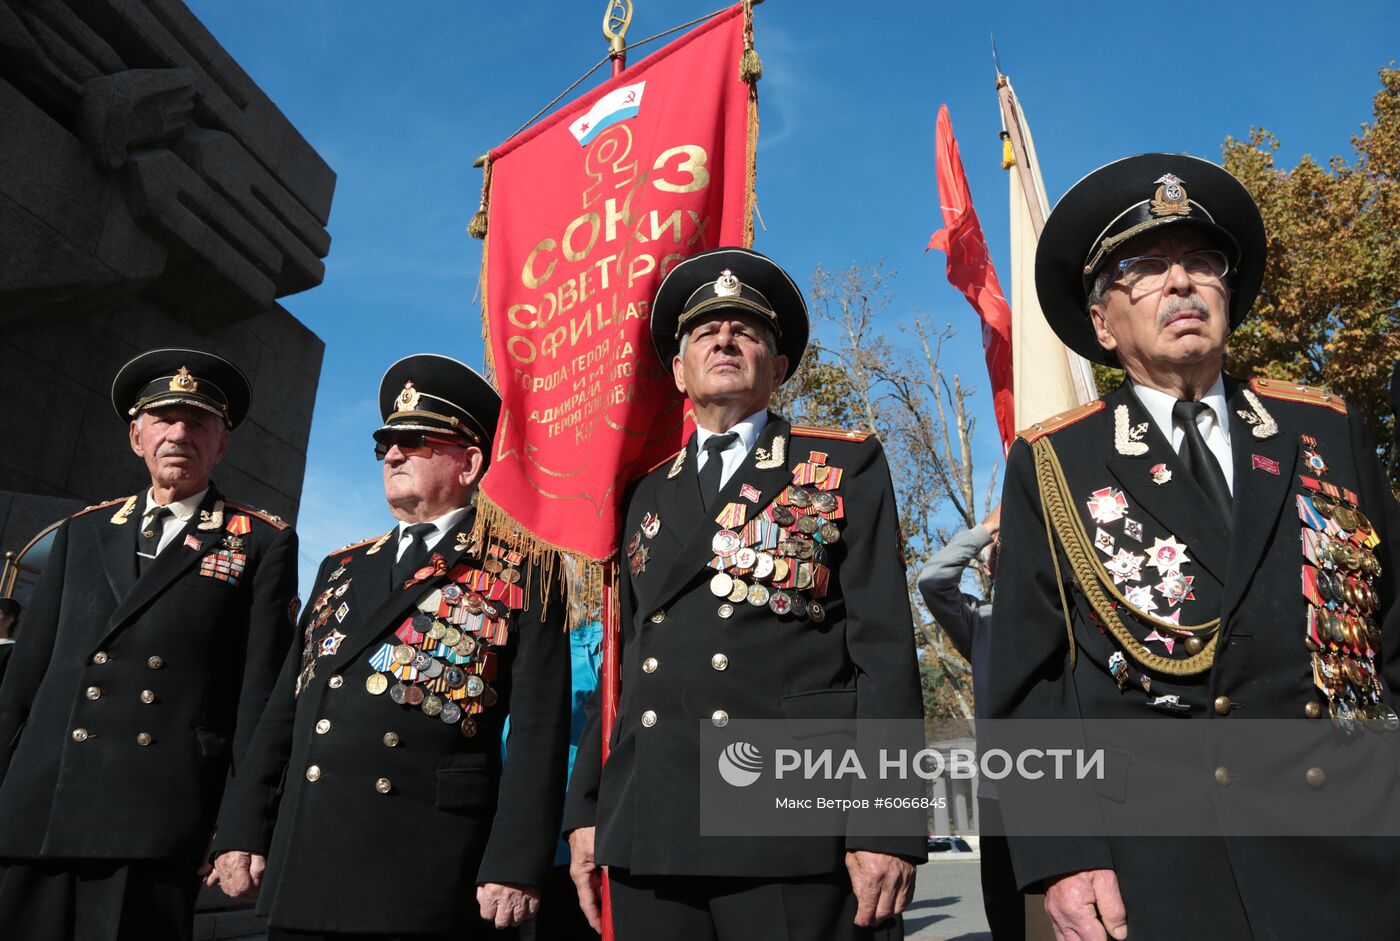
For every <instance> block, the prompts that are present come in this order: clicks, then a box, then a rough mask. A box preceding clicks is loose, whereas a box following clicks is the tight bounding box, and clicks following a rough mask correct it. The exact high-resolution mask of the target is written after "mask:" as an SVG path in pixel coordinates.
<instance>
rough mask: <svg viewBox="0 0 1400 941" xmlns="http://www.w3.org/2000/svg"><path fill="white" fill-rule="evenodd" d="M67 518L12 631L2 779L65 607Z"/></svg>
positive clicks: (1, 700)
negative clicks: (31, 595) (17, 623)
mask: <svg viewBox="0 0 1400 941" xmlns="http://www.w3.org/2000/svg"><path fill="white" fill-rule="evenodd" d="M71 526H72V524H71V522H66V523H64V524H63V525H62V526H60V527H58V530H57V531H56V532H55V534H54V541H53V546H52V548H50V549H49V557H48V559H47V560H46V561H45V562H44V572H43V574H42V575H40V576H39V584H38V585H37V586H35V589H34V595H33V597H32V598H30V600H29V604H28V606H27V607H26V608H25V609H24V611H23V613H21V614H20V626H21V628H22V629H21V630H19V631H17V632H16V638H15V644H14V649H13V650H12V651H10V665H9V667H8V668H7V669H6V670H5V675H4V679H3V681H0V782H3V781H4V780H5V772H6V771H7V770H8V768H9V765H10V756H11V755H13V754H14V750H15V748H16V746H18V744H19V737H20V734H21V733H22V732H23V731H24V725H25V723H26V722H27V721H28V720H29V707H30V704H31V703H33V702H34V696H35V695H36V694H37V693H38V691H39V684H40V683H41V682H42V681H43V679H44V673H45V672H46V671H47V670H48V668H49V660H50V658H51V657H52V654H53V648H54V641H55V638H56V636H57V634H58V619H59V615H60V613H61V612H62V609H63V586H64V575H65V573H66V570H67V566H68V539H69V532H70V529H71Z"/></svg>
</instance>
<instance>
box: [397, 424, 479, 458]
mask: <svg viewBox="0 0 1400 941" xmlns="http://www.w3.org/2000/svg"><path fill="white" fill-rule="evenodd" d="M395 445H397V446H398V449H399V451H400V452H401V453H402V454H403V456H404V457H427V456H428V455H429V454H432V453H433V447H434V446H436V447H452V448H465V447H468V445H467V443H466V442H465V441H461V440H457V439H454V438H439V437H434V436H433V435H425V434H423V433H422V432H417V431H399V432H393V433H391V434H386V435H384V436H383V437H382V438H381V439H380V440H377V441H375V442H374V459H375V460H376V461H382V460H384V458H386V457H388V456H389V451H390V449H392V448H393V447H394V446H395Z"/></svg>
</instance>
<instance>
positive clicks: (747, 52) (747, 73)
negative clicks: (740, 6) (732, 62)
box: [739, 0, 763, 85]
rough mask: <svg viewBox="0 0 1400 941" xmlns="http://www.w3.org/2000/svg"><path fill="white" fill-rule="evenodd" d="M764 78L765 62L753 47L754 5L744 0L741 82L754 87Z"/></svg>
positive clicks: (740, 58) (740, 60)
mask: <svg viewBox="0 0 1400 941" xmlns="http://www.w3.org/2000/svg"><path fill="white" fill-rule="evenodd" d="M761 78H763V61H762V60H761V59H759V57H758V53H757V52H756V51H755V50H754V47H753V3H752V2H751V0H744V54H743V55H742V56H740V57H739V81H741V82H747V83H748V84H750V85H753V84H754V83H755V82H757V81H758V80H759V79H761Z"/></svg>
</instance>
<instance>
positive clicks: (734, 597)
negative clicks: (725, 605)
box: [727, 578, 749, 604]
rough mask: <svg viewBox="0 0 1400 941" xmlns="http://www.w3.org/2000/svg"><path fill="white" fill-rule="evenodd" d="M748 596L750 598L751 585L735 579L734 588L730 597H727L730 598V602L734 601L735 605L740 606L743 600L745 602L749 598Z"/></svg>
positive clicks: (730, 590)
mask: <svg viewBox="0 0 1400 941" xmlns="http://www.w3.org/2000/svg"><path fill="white" fill-rule="evenodd" d="M748 596H749V584H748V583H747V582H745V581H744V580H743V579H739V578H736V579H734V585H733V587H731V588H730V589H729V594H728V596H727V597H728V598H729V600H730V601H732V602H734V603H735V604H738V603H739V602H741V601H743V600H744V599H745V598H747V597H748Z"/></svg>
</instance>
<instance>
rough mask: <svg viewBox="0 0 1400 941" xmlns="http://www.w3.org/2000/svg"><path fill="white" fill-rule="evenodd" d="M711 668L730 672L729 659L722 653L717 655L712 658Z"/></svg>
mask: <svg viewBox="0 0 1400 941" xmlns="http://www.w3.org/2000/svg"><path fill="white" fill-rule="evenodd" d="M710 666H712V667H714V668H715V669H716V670H728V669H729V658H728V657H726V656H725V655H724V654H722V653H717V654H715V655H714V656H713V657H711V658H710Z"/></svg>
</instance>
